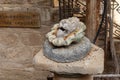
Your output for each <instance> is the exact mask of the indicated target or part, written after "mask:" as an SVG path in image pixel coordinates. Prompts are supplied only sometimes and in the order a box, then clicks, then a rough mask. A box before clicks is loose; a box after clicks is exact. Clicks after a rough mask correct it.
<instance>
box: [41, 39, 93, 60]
mask: <svg viewBox="0 0 120 80" xmlns="http://www.w3.org/2000/svg"><path fill="white" fill-rule="evenodd" d="M43 49H44V55H45V56H46V57H47V58H49V59H51V60H54V61H57V62H73V61H77V60H81V59H83V58H84V57H86V56H87V54H88V52H89V51H90V49H91V42H90V40H89V39H88V38H86V37H84V38H83V39H82V40H81V41H80V42H79V43H73V44H71V45H70V46H67V47H54V46H53V45H52V44H50V43H49V41H48V40H46V41H45V44H44V48H43Z"/></svg>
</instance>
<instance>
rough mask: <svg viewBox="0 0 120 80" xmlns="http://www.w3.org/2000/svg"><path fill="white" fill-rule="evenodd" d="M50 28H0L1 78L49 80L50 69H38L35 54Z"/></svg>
mask: <svg viewBox="0 0 120 80" xmlns="http://www.w3.org/2000/svg"><path fill="white" fill-rule="evenodd" d="M49 30H50V29H49V28H48V27H41V28H40V29H39V28H37V29H32V28H0V80H47V76H48V75H49V72H48V71H43V70H40V71H37V70H35V69H34V65H33V64H32V60H33V56H34V55H35V54H36V53H38V52H39V50H40V49H41V47H42V44H43V41H44V36H45V34H46V33H47V32H48V31H49Z"/></svg>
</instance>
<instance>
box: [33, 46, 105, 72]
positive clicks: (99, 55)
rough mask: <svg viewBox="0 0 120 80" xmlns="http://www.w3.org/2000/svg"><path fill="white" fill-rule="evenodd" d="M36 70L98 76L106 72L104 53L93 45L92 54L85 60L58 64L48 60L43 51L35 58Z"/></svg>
mask: <svg viewBox="0 0 120 80" xmlns="http://www.w3.org/2000/svg"><path fill="white" fill-rule="evenodd" d="M33 61H34V64H35V68H36V69H38V70H39V68H42V67H43V70H47V71H52V72H55V73H59V74H60V73H61V74H62V73H63V74H98V73H102V72H103V70H104V51H103V49H101V48H99V47H97V46H95V45H92V49H91V51H90V53H89V54H88V55H87V56H86V57H85V58H84V59H83V60H79V61H75V62H71V63H58V62H55V61H52V60H50V59H48V58H46V57H45V56H44V55H43V49H41V50H40V51H39V52H38V53H37V54H36V55H35V57H34V60H33Z"/></svg>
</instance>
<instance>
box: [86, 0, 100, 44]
mask: <svg viewBox="0 0 120 80" xmlns="http://www.w3.org/2000/svg"><path fill="white" fill-rule="evenodd" d="M86 5H87V11H86V26H87V30H86V36H87V37H88V38H89V39H90V40H91V41H92V42H93V40H94V38H95V35H96V33H97V29H98V26H99V11H100V0H86Z"/></svg>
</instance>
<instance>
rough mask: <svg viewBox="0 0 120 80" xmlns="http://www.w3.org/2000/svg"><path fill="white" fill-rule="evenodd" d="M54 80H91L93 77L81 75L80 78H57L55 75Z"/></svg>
mask: <svg viewBox="0 0 120 80" xmlns="http://www.w3.org/2000/svg"><path fill="white" fill-rule="evenodd" d="M54 79H55V80H93V77H92V76H91V75H82V76H79V77H73V78H71V77H69V78H68V77H61V76H58V75H55V78H54Z"/></svg>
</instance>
